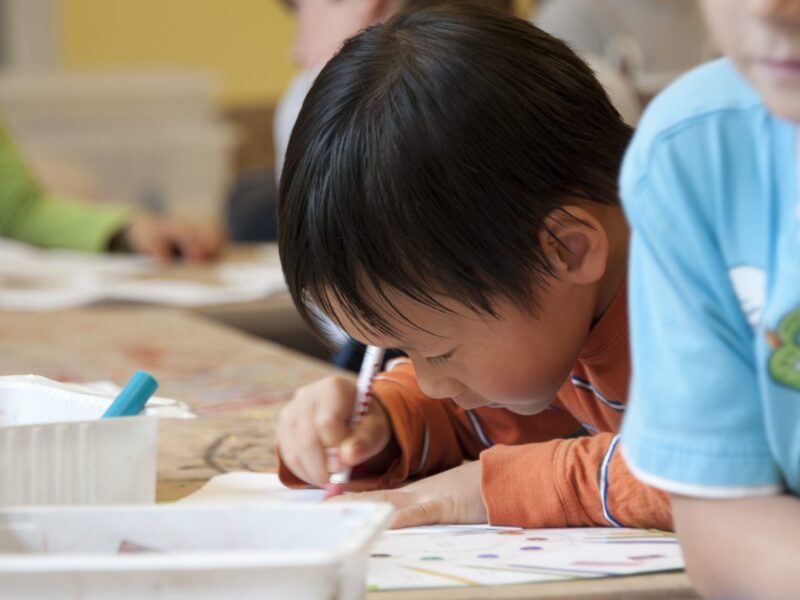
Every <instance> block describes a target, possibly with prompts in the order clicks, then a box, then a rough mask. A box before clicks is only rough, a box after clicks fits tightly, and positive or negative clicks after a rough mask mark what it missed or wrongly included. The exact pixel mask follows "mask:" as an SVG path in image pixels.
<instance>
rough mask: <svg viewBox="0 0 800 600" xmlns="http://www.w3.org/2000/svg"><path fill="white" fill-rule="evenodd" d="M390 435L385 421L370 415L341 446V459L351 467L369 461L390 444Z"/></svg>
mask: <svg viewBox="0 0 800 600" xmlns="http://www.w3.org/2000/svg"><path fill="white" fill-rule="evenodd" d="M389 438H390V433H389V430H388V427H387V424H386V422H385V421H384V420H382V419H381V418H379V417H377V416H376V415H374V414H370V415H368V416H367V417H366V418H365V419H364V420H363V421H362V422H361V423H360V424H359V426H358V427H356V430H355V431H354V432H353V434H352V435H351V436H350V437H349V438H347V439H346V440H344V442H342V445H341V451H340V453H339V458H340V459H341V461H342V462H343V463H344V464H346V465H350V466H355V465H358V464H360V463H362V462H364V461H367V460H369V459H370V458H372V457H373V456H375V455H376V454H378V453H379V452H380V451H381V450H383V449H384V448H385V447H386V444H388V443H389Z"/></svg>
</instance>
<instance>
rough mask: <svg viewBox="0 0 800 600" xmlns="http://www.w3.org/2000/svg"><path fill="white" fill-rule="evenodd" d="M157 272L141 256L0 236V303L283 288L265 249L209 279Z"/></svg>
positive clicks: (63, 303) (210, 295)
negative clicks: (53, 247)
mask: <svg viewBox="0 0 800 600" xmlns="http://www.w3.org/2000/svg"><path fill="white" fill-rule="evenodd" d="M158 273H159V266H158V264H157V263H156V262H155V261H153V260H151V259H149V258H145V257H139V256H132V255H115V254H92V253H88V252H75V251H66V250H58V251H56V250H43V249H40V248H35V247H33V246H29V245H27V244H21V243H19V242H12V241H8V240H0V309H6V310H41V311H48V310H61V309H68V308H76V307H79V306H85V305H87V304H93V303H97V302H102V301H104V300H119V301H127V302H147V303H152V304H161V305H166V306H179V307H191V306H209V305H215V304H229V303H237V302H251V301H255V300H259V299H261V298H265V297H267V296H269V295H270V294H275V293H278V292H282V291H285V290H286V284H285V282H284V279H283V273H282V272H281V270H280V267H279V266H278V265H277V264H275V259H274V258H273V259H271V260H270V259H269V257H268V253H267V252H263V253H262V256H259V255H258V253H256V256H255V257H254V259H253V260H252V261H248V262H242V263H232V264H221V265H219V266H217V267H216V268H215V269H214V270H213V275H214V276H215V279H216V280H217V283H215V284H208V283H201V282H197V281H186V280H181V279H176V278H174V277H173V278H171V277H170V276H169V274H165V275H164V276H163V277H159V276H158ZM142 274H148V278H147V279H142V278H141V275H142Z"/></svg>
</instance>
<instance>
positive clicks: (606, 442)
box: [481, 433, 672, 530]
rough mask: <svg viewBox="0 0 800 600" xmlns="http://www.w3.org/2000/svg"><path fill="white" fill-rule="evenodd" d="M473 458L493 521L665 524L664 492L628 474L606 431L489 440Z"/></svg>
mask: <svg viewBox="0 0 800 600" xmlns="http://www.w3.org/2000/svg"><path fill="white" fill-rule="evenodd" d="M481 464H482V475H481V479H482V482H481V488H482V494H483V499H484V503H485V504H486V510H487V515H488V518H489V522H490V523H491V524H493V525H514V526H522V527H588V526H597V525H599V526H605V527H649V528H656V529H665V530H670V529H672V520H671V518H670V510H669V502H668V500H667V496H666V495H665V494H664V493H663V492H660V491H659V490H656V489H655V488H652V487H650V486H647V485H645V484H643V483H641V482H640V481H638V480H637V479H636V478H635V477H634V476H633V474H632V473H631V472H630V470H629V469H628V467H627V465H626V464H625V461H624V460H623V458H622V454H621V452H620V447H619V436H616V435H614V434H611V433H599V434H597V435H594V436H592V437H582V438H577V439H569V440H552V441H549V442H544V443H538V444H526V445H523V446H497V447H494V448H491V449H490V450H486V451H485V452H483V453H482V454H481Z"/></svg>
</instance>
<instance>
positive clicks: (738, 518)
mask: <svg viewBox="0 0 800 600" xmlns="http://www.w3.org/2000/svg"><path fill="white" fill-rule="evenodd" d="M703 5H704V9H705V12H706V17H707V20H708V23H709V25H710V29H711V31H712V33H713V34H714V36H715V38H716V40H717V42H718V44H719V47H720V48H721V50H722V51H723V53H724V54H725V55H726V58H725V59H722V60H718V61H715V62H713V63H709V64H708V65H705V66H703V67H700V68H699V69H696V70H695V71H693V72H691V73H689V74H687V75H686V76H685V77H683V78H682V79H681V80H679V81H678V82H676V83H675V84H674V85H673V86H672V87H670V88H669V89H667V90H666V91H665V92H664V93H663V95H661V96H659V97H658V98H656V100H654V102H653V104H652V105H651V107H650V108H649V109H648V112H647V114H646V115H645V118H644V120H643V122H642V125H641V128H640V129H639V131H638V132H637V134H636V137H635V139H634V141H633V143H632V145H631V148H630V150H629V152H628V155H627V156H626V157H625V164H624V167H623V169H622V177H621V180H620V181H621V190H622V196H623V201H624V203H625V208H626V212H627V213H628V216H629V217H630V222H631V226H632V229H633V232H634V233H633V241H632V245H631V327H632V336H631V339H632V348H633V359H634V374H633V381H632V386H631V410H630V412H629V414H628V415H627V416H626V419H625V427H624V428H623V440H624V449H625V456H626V458H627V459H628V460H629V462H630V464H631V466H632V468H633V469H634V470H635V472H636V474H637V475H638V476H640V477H641V478H642V479H643V480H644V481H646V482H648V483H650V484H651V485H653V486H656V487H658V488H660V489H663V490H665V491H667V492H669V493H670V501H671V506H672V508H673V512H674V515H675V526H676V531H677V533H678V538H679V540H680V542H681V547H682V549H683V552H684V556H685V558H686V565H687V570H688V573H689V577H690V578H691V580H692V582H693V583H694V584H695V585H696V586H697V588H698V590H699V591H700V592H701V593H702V594H703V595H705V596H709V597H712V598H770V599H772V598H797V597H798V590H799V589H800V571H798V569H797V559H798V556H800V537H798V531H800V498H798V496H800V204H798V173H800V170H799V169H798V163H799V162H800V161H798V156H799V154H798V133H797V132H798V124H800V1H798V0H704V3H703Z"/></svg>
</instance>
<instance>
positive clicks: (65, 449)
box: [0, 375, 158, 598]
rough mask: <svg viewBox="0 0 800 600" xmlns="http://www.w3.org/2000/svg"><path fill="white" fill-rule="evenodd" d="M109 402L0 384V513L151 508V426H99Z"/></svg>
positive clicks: (107, 422) (51, 387) (108, 422)
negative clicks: (57, 507) (56, 507)
mask: <svg viewBox="0 0 800 600" xmlns="http://www.w3.org/2000/svg"><path fill="white" fill-rule="evenodd" d="M113 399H114V396H113V395H112V394H105V393H96V392H91V391H88V390H84V389H81V388H80V387H78V386H70V385H64V384H59V383H57V382H54V381H50V380H48V379H45V378H43V377H36V376H32V375H28V376H18V377H17V376H15V377H0V506H22V505H53V504H61V505H69V504H137V503H150V502H153V501H154V499H155V479H156V449H157V442H158V419H157V418H156V417H153V416H138V417H126V418H117V419H100V416H101V415H102V414H103V412H104V411H105V409H106V408H107V407H108V405H109V404H110V403H111V402H112V401H113ZM1 597H2V596H0V598H1Z"/></svg>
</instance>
